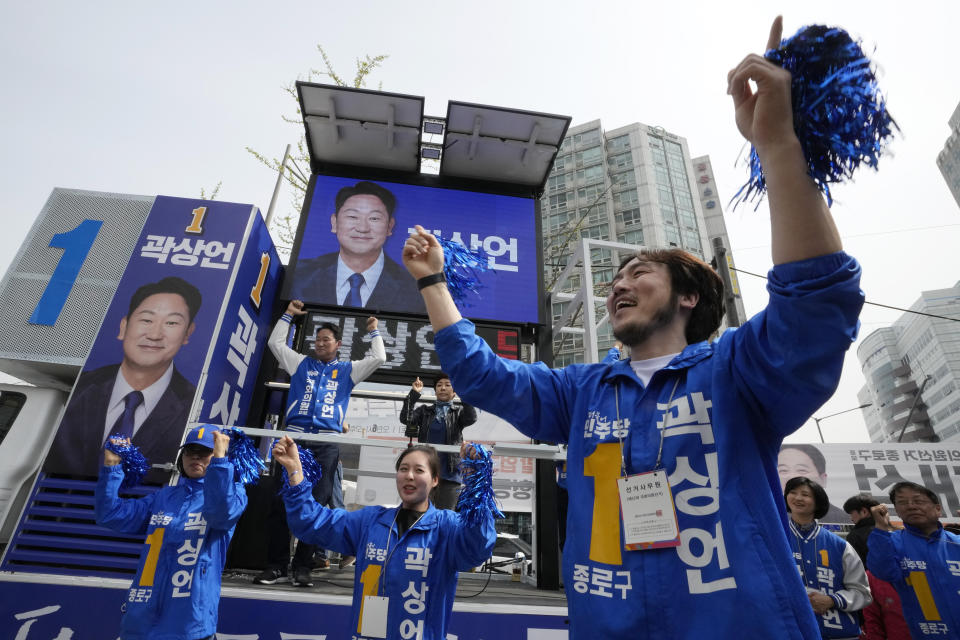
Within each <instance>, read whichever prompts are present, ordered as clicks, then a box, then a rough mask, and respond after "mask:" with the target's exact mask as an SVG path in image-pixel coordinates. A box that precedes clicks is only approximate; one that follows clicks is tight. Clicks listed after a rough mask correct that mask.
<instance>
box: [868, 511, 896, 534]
mask: <svg viewBox="0 0 960 640" xmlns="http://www.w3.org/2000/svg"><path fill="white" fill-rule="evenodd" d="M870 515H872V516H873V521H874V522H876V523H877V529H880V530H881V531H893V530H894V528H893V523H891V522H890V510H889V509H887V505H885V504H878V505H877V506H875V507H870Z"/></svg>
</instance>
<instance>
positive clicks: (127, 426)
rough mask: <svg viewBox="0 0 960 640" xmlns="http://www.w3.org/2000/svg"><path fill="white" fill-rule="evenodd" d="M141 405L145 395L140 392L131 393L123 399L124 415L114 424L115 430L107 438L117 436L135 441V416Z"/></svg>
mask: <svg viewBox="0 0 960 640" xmlns="http://www.w3.org/2000/svg"><path fill="white" fill-rule="evenodd" d="M141 403H143V394H142V393H140V392H139V391H131V392H130V393H128V394H127V395H125V396H124V397H123V413H122V414H120V417H119V418H117V421H116V422H114V423H113V429H111V430H110V435H109V436H107V438H113V437H115V436H116V437H120V438H126V439H127V440H132V439H133V426H134V425H133V415H134V414H135V413H136V412H137V407H139V406H140V404H141Z"/></svg>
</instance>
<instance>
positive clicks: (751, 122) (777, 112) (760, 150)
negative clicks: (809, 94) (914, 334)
mask: <svg viewBox="0 0 960 640" xmlns="http://www.w3.org/2000/svg"><path fill="white" fill-rule="evenodd" d="M782 32H783V18H782V17H780V16H777V18H776V19H775V20H774V21H773V26H772V27H771V28H770V37H769V39H768V41H767V50H770V49H774V48H777V47H779V46H780V36H781V34H782ZM750 81H753V82H754V83H755V84H756V91H754V90H753V88H752V87H751V86H750ZM727 82H728V86H727V93H729V94H730V95H731V96H732V97H733V105H734V109H735V110H736V121H737V128H739V129H740V133H742V134H743V137H744V138H746V139H747V140H748V141H749V142H750V143H751V144H753V146H754V148H755V149H756V150H757V155H758V156H759V157H760V164H761V166H762V167H763V173H764V176H765V177H766V182H767V198H768V202H769V205H770V224H771V232H772V233H771V235H772V239H771V240H772V247H773V263H774V264H783V263H784V262H794V261H797V260H804V259H806V258H813V257H816V256H822V255H826V254H829V253H835V252H837V251H840V250H842V248H843V246H842V244H841V242H840V234H839V233H838V232H837V228H836V226H835V225H834V223H833V218H832V216H831V215H830V209H829V207H827V203H826V202H825V201H824V199H823V196H822V195H821V194H820V191H819V189H818V188H817V185H816V183H814V181H813V179H812V178H811V177H810V176H809V175H807V161H806V159H805V158H804V157H803V150H802V149H801V147H800V140H799V139H798V138H797V135H796V133H795V132H794V129H793V107H792V103H791V94H790V82H791V76H790V72H789V71H787V70H785V69H783V68H781V67H779V66H777V65H775V64H773V63H772V62H770V61H768V60H766V59H765V58H763V56H760V55H756V54H750V55H748V56H747V57H746V58H744V59H743V60H742V61H741V62H740V64H739V65H737V67H736V68H735V69H732V70H731V71H730V73H729V74H728V75H727Z"/></svg>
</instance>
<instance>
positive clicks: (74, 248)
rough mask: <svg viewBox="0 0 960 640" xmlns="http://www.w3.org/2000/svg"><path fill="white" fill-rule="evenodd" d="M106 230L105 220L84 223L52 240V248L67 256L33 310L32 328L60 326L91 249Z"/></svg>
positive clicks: (62, 258)
mask: <svg viewBox="0 0 960 640" xmlns="http://www.w3.org/2000/svg"><path fill="white" fill-rule="evenodd" d="M102 226H103V220H84V221H83V222H81V223H80V224H78V225H77V226H76V227H74V228H73V229H71V230H70V231H65V232H64V233H58V234H57V235H55V236H53V237H52V238H50V246H51V247H54V248H55V249H63V255H62V256H60V261H59V262H57V268H56V269H54V270H53V275H51V276H50V282H48V283H47V288H46V289H44V290H43V295H42V296H40V301H39V302H37V306H36V307H34V309H33V314H32V315H31V316H30V320H29V322H30V324H45V325H48V326H53V325H55V324H56V323H57V318H59V317H60V312H61V311H63V306H64V305H65V304H66V303H67V298H68V297H69V296H70V292H71V291H72V290H73V284H74V283H75V282H76V281H77V276H79V275H80V269H81V267H83V262H84V261H85V260H86V259H87V254H88V253H90V248H91V247H93V243H94V241H96V239H97V234H98V233H100V227H102Z"/></svg>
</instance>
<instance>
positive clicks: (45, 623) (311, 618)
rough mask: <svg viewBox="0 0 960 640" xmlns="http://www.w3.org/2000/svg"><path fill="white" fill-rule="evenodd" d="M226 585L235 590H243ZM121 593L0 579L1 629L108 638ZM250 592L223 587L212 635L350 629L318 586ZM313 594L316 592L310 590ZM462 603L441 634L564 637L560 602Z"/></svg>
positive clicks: (234, 638) (311, 635) (486, 638)
mask: <svg viewBox="0 0 960 640" xmlns="http://www.w3.org/2000/svg"><path fill="white" fill-rule="evenodd" d="M230 591H232V592H236V593H237V594H238V595H239V594H240V593H241V592H242V591H243V590H242V589H231V590H230ZM126 594H127V590H126V589H124V588H116V587H114V588H110V587H98V586H77V585H70V584H66V585H64V584H43V583H26V582H15V581H0V629H3V630H5V635H4V637H5V638H7V637H9V638H16V640H53V639H54V638H72V640H113V639H114V638H117V637H118V636H119V634H120V617H121V616H122V613H121V606H122V605H123V601H124V597H125V596H126ZM251 595H253V594H252V593H248V594H246V595H245V596H244V597H231V596H230V595H227V593H224V595H223V597H222V598H221V600H220V615H219V622H218V625H217V639H218V640H327V639H329V640H335V639H337V638H350V637H351V635H354V634H351V630H350V629H349V626H350V606H349V604H331V603H330V602H329V597H327V598H325V597H324V596H320V595H319V594H306V595H307V597H306V598H305V597H304V594H302V593H297V594H296V596H297V597H296V601H289V600H283V599H282V598H283V595H282V594H280V593H278V594H277V596H276V597H275V598H270V599H267V598H253V597H250V596H251ZM313 595H316V597H315V598H313V597H310V596H313ZM324 599H326V600H327V601H326V602H324V601H323V600H324ZM340 600H341V601H342V600H344V599H343V598H341V599H340ZM466 608H467V607H466V606H465V605H464V604H463V603H459V602H458V603H457V604H454V610H453V614H452V615H451V617H450V626H449V628H448V629H447V638H448V639H449V638H456V639H457V640H491V639H493V638H496V639H497V640H529V639H532V640H566V638H567V625H566V609H565V608H562V607H550V608H548V607H522V606H510V605H502V604H501V605H497V604H493V605H491V604H486V605H473V606H470V607H469V608H470V609H471V610H469V611H466V610H463V609H466ZM481 609H482V610H483V611H480V610H481ZM547 610H549V611H551V612H555V613H553V614H552V615H551V614H548V613H546V611H547ZM529 611H534V612H532V613H531V612H529ZM91 612H97V613H96V615H91Z"/></svg>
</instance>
